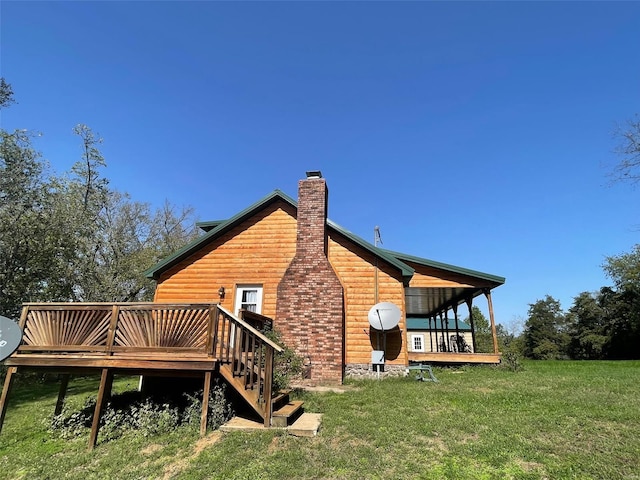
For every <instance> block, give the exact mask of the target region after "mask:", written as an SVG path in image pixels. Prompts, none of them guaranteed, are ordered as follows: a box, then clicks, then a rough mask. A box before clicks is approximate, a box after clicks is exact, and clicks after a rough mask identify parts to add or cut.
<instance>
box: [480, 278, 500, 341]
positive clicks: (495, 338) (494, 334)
mask: <svg viewBox="0 0 640 480" xmlns="http://www.w3.org/2000/svg"><path fill="white" fill-rule="evenodd" d="M483 293H484V296H485V297H487V304H488V305H489V320H490V321H491V336H492V337H493V353H498V334H497V332H496V322H495V319H494V317H493V302H492V301H491V290H489V289H488V288H485V289H484V291H483Z"/></svg>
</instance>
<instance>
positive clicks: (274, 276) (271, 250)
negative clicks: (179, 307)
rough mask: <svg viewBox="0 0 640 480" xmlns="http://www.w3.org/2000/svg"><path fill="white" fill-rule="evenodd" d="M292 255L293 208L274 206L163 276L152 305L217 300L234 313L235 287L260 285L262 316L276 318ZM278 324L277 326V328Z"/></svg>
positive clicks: (293, 248) (286, 205)
mask: <svg viewBox="0 0 640 480" xmlns="http://www.w3.org/2000/svg"><path fill="white" fill-rule="evenodd" d="M295 252H296V218H295V210H294V209H293V208H292V207H291V206H290V205H289V204H286V203H284V202H275V203H273V204H272V205H270V206H268V207H266V208H265V209H264V210H263V211H261V212H260V213H259V214H257V215H256V216H254V217H251V218H250V219H248V220H246V221H244V222H242V223H240V224H239V225H238V226H236V227H234V228H233V229H232V230H231V231H229V232H228V233H227V234H225V235H223V236H222V237H221V238H219V239H217V240H215V241H213V242H212V243H211V244H210V245H207V246H205V247H203V248H202V249H201V250H200V251H199V252H197V253H195V254H194V255H192V256H191V257H189V258H187V259H185V260H184V261H182V262H180V263H179V264H177V265H176V266H175V267H173V268H172V269H170V270H168V271H167V272H165V273H163V274H162V275H161V276H160V279H159V281H158V286H157V288H156V293H155V298H154V300H155V301H156V302H195V301H198V302H200V301H207V302H219V301H220V299H219V297H218V289H219V288H220V287H221V286H224V287H225V290H226V296H225V298H224V299H223V300H222V301H221V302H220V303H221V304H222V305H223V306H224V307H225V308H227V309H229V310H232V309H233V305H234V301H235V298H234V295H235V286H236V285H239V284H257V285H262V286H263V297H262V312H261V313H262V314H263V315H266V316H267V317H271V318H274V317H275V314H276V289H277V287H278V283H279V282H280V279H281V278H282V276H283V274H284V272H285V270H286V269H287V267H288V266H289V263H290V262H291V259H292V258H293V257H294V255H295ZM276 326H277V325H276Z"/></svg>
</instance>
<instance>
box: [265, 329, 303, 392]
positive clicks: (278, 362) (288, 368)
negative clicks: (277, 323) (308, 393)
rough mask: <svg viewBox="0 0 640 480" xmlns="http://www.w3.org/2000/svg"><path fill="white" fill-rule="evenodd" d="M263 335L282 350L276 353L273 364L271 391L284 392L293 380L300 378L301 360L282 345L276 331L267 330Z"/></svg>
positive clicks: (291, 349) (291, 350) (280, 337)
mask: <svg viewBox="0 0 640 480" xmlns="http://www.w3.org/2000/svg"><path fill="white" fill-rule="evenodd" d="M263 333H264V334H265V335H266V336H267V337H268V338H269V339H270V340H272V341H274V342H276V343H277V344H278V345H280V346H282V347H283V348H284V350H283V351H282V352H280V353H276V355H275V359H274V362H273V391H274V392H278V391H280V390H286V389H288V388H289V387H290V386H291V382H292V381H293V380H296V379H301V378H302V374H303V372H304V362H303V358H302V357H301V356H300V355H298V354H297V353H296V352H295V350H293V348H291V347H288V346H286V345H284V343H283V342H282V336H281V334H280V332H278V331H277V330H267V331H265V332H263Z"/></svg>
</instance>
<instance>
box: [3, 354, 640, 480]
mask: <svg viewBox="0 0 640 480" xmlns="http://www.w3.org/2000/svg"><path fill="white" fill-rule="evenodd" d="M434 373H435V375H436V376H437V378H438V380H439V382H438V383H427V382H424V383H422V382H416V381H415V380H413V378H412V377H411V378H407V379H394V380H391V379H390V380H384V381H366V382H351V383H348V385H347V386H348V387H349V389H348V391H347V392H345V393H317V394H316V393H313V394H312V393H304V394H301V395H300V396H301V397H302V398H303V399H304V400H305V407H306V410H307V411H313V412H320V413H324V419H323V424H322V429H321V431H320V433H319V435H318V436H317V437H315V438H311V439H309V438H296V437H292V436H287V435H284V434H282V433H278V432H274V431H268V432H260V433H233V434H224V435H223V436H222V437H221V438H220V439H219V440H218V441H217V442H214V441H213V440H215V439H216V438H217V434H214V435H213V436H211V437H208V438H205V439H204V441H202V440H199V438H198V436H197V434H196V433H194V432H193V431H191V430H188V429H180V428H179V429H177V430H176V431H174V432H172V433H171V434H169V435H163V436H159V437H152V438H144V437H142V436H141V435H134V434H125V435H124V436H123V437H121V438H119V439H117V440H113V441H104V440H102V439H99V444H98V446H97V448H96V449H95V450H94V451H91V452H88V451H87V439H88V432H87V435H86V436H83V437H82V438H79V439H76V440H71V441H69V440H61V439H58V438H56V437H54V436H52V435H51V434H50V433H49V432H48V430H47V426H48V422H49V420H50V417H51V415H52V413H53V409H54V405H55V400H56V395H57V385H56V384H48V383H45V384H34V383H33V382H31V383H28V382H20V378H19V377H18V381H17V382H16V386H15V387H14V391H13V393H12V396H11V399H10V405H9V411H8V412H7V418H6V420H5V426H4V428H3V431H2V433H1V434H0V478H7V479H20V478H24V479H44V478H51V479H55V478H70V479H74V478H79V479H80V478H81V479H92V478H105V479H106V478H109V479H111V478H132V479H133V478H135V479H139V478H153V479H155V478H180V479H225V480H228V479H251V480H257V479H291V478H300V479H334V478H338V479H403V478H407V479H413V478H415V479H508V478H513V479H607V480H609V479H611V480H614V479H634V478H635V479H640V362H637V361H636V362H569V361H566V362H528V363H526V364H525V370H524V371H522V372H510V371H507V370H504V369H499V368H493V367H465V368H462V369H439V368H436V369H434ZM134 386H135V381H134V380H133V379H126V378H125V379H120V380H117V381H116V383H115V388H116V389H118V390H120V391H123V390H127V389H130V388H133V387H134ZM96 391H97V379H91V378H82V379H72V382H71V383H70V390H69V402H71V403H72V404H74V405H77V406H78V407H79V406H81V405H82V403H83V402H84V398H86V396H87V395H95V393H96Z"/></svg>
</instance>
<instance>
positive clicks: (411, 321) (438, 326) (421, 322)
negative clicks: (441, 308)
mask: <svg viewBox="0 0 640 480" xmlns="http://www.w3.org/2000/svg"><path fill="white" fill-rule="evenodd" d="M447 320H448V321H449V326H448V329H449V330H455V329H456V321H455V319H454V318H448V319H447ZM434 325H435V327H434ZM444 325H445V326H444V327H443V326H442V322H441V321H440V319H439V318H436V319H435V324H434V322H433V320H431V327H429V318H424V317H420V318H416V317H413V318H412V317H409V318H407V331H409V332H410V331H414V330H446V328H447V327H446V325H447V322H446V321H445V322H444ZM458 330H460V331H464V332H470V331H471V325H469V324H468V323H467V322H463V321H462V320H460V319H458Z"/></svg>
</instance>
